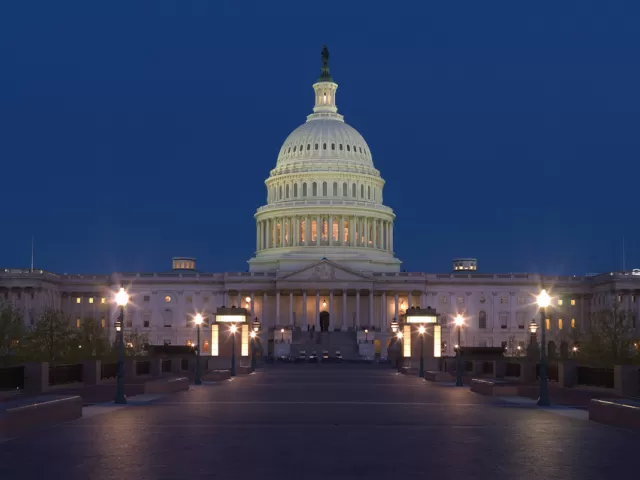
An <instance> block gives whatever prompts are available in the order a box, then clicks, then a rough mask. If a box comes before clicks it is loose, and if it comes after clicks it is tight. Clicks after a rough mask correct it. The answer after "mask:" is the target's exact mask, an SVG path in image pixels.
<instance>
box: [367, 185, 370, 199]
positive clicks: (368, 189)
mask: <svg viewBox="0 0 640 480" xmlns="http://www.w3.org/2000/svg"><path fill="white" fill-rule="evenodd" d="M367 199H368V200H371V187H367Z"/></svg>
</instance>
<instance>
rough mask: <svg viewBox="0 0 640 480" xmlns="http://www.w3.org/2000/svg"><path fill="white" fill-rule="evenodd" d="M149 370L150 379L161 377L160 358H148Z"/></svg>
mask: <svg viewBox="0 0 640 480" xmlns="http://www.w3.org/2000/svg"><path fill="white" fill-rule="evenodd" d="M149 364H150V368H149V371H150V372H151V376H152V377H160V376H162V359H161V358H155V357H154V358H150V359H149Z"/></svg>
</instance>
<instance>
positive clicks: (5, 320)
mask: <svg viewBox="0 0 640 480" xmlns="http://www.w3.org/2000/svg"><path fill="white" fill-rule="evenodd" d="M24 334H25V328H24V322H23V319H22V314H21V313H20V311H19V310H17V309H16V308H14V306H13V305H12V304H10V303H1V304H0V356H2V358H3V359H4V361H5V363H10V362H11V357H13V356H15V355H16V354H17V353H18V350H19V348H21V347H22V344H23V339H24Z"/></svg>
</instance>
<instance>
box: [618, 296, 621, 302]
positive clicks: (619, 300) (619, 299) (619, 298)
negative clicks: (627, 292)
mask: <svg viewBox="0 0 640 480" xmlns="http://www.w3.org/2000/svg"><path fill="white" fill-rule="evenodd" d="M618 302H619V303H622V295H618Z"/></svg>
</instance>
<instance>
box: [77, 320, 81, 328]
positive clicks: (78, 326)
mask: <svg viewBox="0 0 640 480" xmlns="http://www.w3.org/2000/svg"><path fill="white" fill-rule="evenodd" d="M76 328H80V319H79V318H76Z"/></svg>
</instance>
